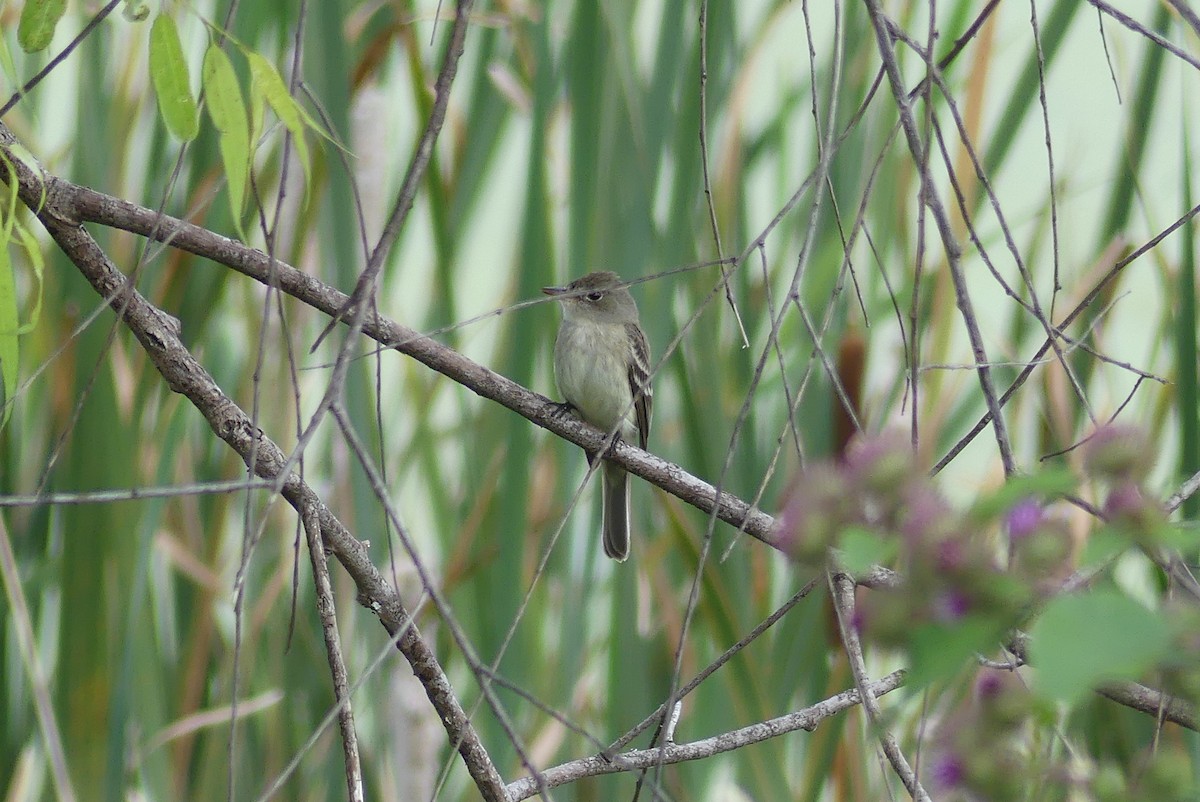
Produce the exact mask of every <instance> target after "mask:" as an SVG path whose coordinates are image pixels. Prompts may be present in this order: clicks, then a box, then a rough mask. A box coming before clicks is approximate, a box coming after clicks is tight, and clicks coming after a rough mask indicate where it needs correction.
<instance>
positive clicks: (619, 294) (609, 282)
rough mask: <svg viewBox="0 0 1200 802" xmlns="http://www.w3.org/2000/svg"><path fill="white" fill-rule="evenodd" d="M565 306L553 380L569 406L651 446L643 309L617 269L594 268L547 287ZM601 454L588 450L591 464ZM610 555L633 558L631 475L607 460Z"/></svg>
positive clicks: (606, 546)
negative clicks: (640, 311)
mask: <svg viewBox="0 0 1200 802" xmlns="http://www.w3.org/2000/svg"><path fill="white" fill-rule="evenodd" d="M542 292H544V293H545V294H546V295H551V296H554V297H555V298H557V299H558V302H559V303H560V304H561V305H562V315H563V319H562V325H561V326H560V327H559V329H558V338H557V339H556V340H555V342H554V379H555V382H556V383H557V384H558V390H559V392H560V393H562V395H563V398H565V399H566V402H567V406H569V407H571V408H573V409H574V410H575V411H576V412H578V413H579V416H580V417H581V418H583V419H584V420H585V421H587V422H588V423H590V424H592V425H593V426H595V427H596V428H598V429H602V430H603V431H605V432H612V431H614V430H615V431H616V432H617V433H618V434H619V435H620V436H621V437H624V438H625V439H627V440H630V441H632V440H633V439H634V436H635V435H636V436H637V443H638V445H639V446H641V447H642V448H645V447H646V440H647V439H648V438H649V436H650V403H651V392H650V348H649V346H648V345H647V344H646V335H645V333H643V332H642V327H641V326H640V325H639V323H638V308H637V303H636V302H634V300H633V296H632V295H630V293H629V290H628V288H626V287H624V286H622V283H621V277H620V276H618V275H617V274H616V273H611V272H608V271H601V272H596V273H588V274H587V275H586V276H581V277H580V278H577V279H575V280H574V281H572V282H571V283H570V284H568V285H566V286H565V287H544V288H543V289H542ZM596 457H597V455H596V454H594V453H588V461H589V462H593V463H594V462H595V460H596ZM602 471H603V473H602V474H601V475H602V477H603V485H604V527H603V532H604V553H605V554H607V555H608V556H609V557H612V558H613V559H614V560H618V561H623V560H624V559H625V558H626V557H628V556H629V488H628V482H627V478H628V476H627V474H626V473H625V470H624V469H623V468H621V467H620V466H619V465H615V464H612V463H609V462H606V463H604V465H603V467H602Z"/></svg>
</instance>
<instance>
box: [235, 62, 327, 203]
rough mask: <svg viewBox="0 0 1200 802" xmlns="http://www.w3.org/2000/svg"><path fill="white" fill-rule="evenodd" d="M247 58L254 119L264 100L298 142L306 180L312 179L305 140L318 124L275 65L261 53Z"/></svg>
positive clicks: (298, 152) (259, 111)
mask: <svg viewBox="0 0 1200 802" xmlns="http://www.w3.org/2000/svg"><path fill="white" fill-rule="evenodd" d="M246 60H247V61H248V62H249V63H250V93H251V104H252V106H253V108H254V116H255V122H256V123H257V122H258V117H259V115H260V114H261V109H262V100H263V99H265V100H266V101H267V103H268V104H269V105H270V106H271V110H272V111H274V112H275V115H276V116H277V117H278V118H279V120H280V122H282V123H283V124H284V126H285V127H286V128H287V129H288V131H290V132H291V134H292V140H293V142H295V145H296V156H297V157H298V158H299V159H300V164H301V166H302V167H303V168H304V177H305V180H306V181H307V179H308V178H309V158H308V145H307V144H306V143H305V141H304V133H305V131H306V129H308V128H314V129H315V128H316V127H317V126H316V124H315V123H314V122H313V121H312V120H311V119H310V118H309V117H308V115H307V114H305V112H304V109H303V108H301V107H300V105H299V104H298V103H296V99H295V98H293V97H292V95H291V93H290V92H288V88H287V84H285V83H284V82H283V78H282V77H280V75H279V71H278V70H276V69H275V65H274V64H272V63H271V62H269V61H267V60H266V59H265V58H263V57H262V56H261V55H259V54H258V53H247V54H246Z"/></svg>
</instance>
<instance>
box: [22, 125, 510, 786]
mask: <svg viewBox="0 0 1200 802" xmlns="http://www.w3.org/2000/svg"><path fill="white" fill-rule="evenodd" d="M15 144H16V140H15V137H14V136H13V134H12V132H11V131H9V130H8V128H7V127H6V126H4V125H2V124H0V149H2V150H3V151H5V156H6V157H7V161H6V162H4V163H3V164H2V165H0V178H3V179H4V180H5V181H8V182H12V181H15V182H16V183H17V185H18V193H19V195H20V198H21V201H22V202H23V203H24V204H25V205H26V206H28V207H29V208H30V209H31V210H32V211H34V212H35V213H36V214H37V216H38V219H39V220H41V222H42V224H43V225H44V226H45V227H46V230H47V232H49V234H50V236H51V237H53V238H54V241H55V243H56V244H57V245H58V247H59V248H61V249H62V251H63V253H65V254H66V255H67V257H68V258H69V259H70V260H71V261H72V262H73V263H74V264H75V266H76V268H77V269H78V270H79V271H80V273H82V274H83V276H84V278H86V279H87V280H88V282H89V283H91V285H92V287H93V288H94V289H95V290H96V292H97V293H98V294H99V295H100V297H102V298H104V299H106V300H107V301H108V303H109V305H110V306H111V307H112V308H113V309H114V310H115V311H116V312H117V314H118V315H119V316H120V318H121V320H122V321H123V322H124V323H125V324H126V325H127V326H128V327H129V329H130V331H132V332H133V334H134V336H135V337H137V339H138V342H140V343H141V345H142V348H143V349H144V350H145V352H146V355H147V356H148V357H149V358H150V361H151V362H152V363H153V364H154V367H155V368H156V369H157V370H158V372H159V373H160V374H161V375H162V377H163V379H164V380H165V381H166V383H167V385H168V386H169V387H170V388H171V389H172V390H174V391H175V392H177V393H180V394H181V395H184V396H186V397H187V399H188V400H189V401H191V402H192V404H193V405H194V406H195V407H196V408H197V409H198V410H199V411H200V412H201V414H203V415H204V417H205V419H206V420H207V421H208V424H209V426H211V427H212V430H213V432H215V433H216V435H217V436H218V437H220V438H221V439H222V440H224V441H225V442H226V443H228V444H229V445H230V447H232V448H233V449H234V451H236V452H237V453H238V454H239V455H240V456H241V458H242V459H243V460H245V461H246V463H247V465H248V466H250V467H251V468H252V469H253V471H254V473H256V474H257V475H258V476H261V477H263V478H265V479H273V480H275V481H276V483H277V487H279V489H280V492H281V494H282V495H283V497H284V498H285V499H286V500H287V502H288V503H289V504H290V505H291V506H292V507H293V508H294V509H295V510H296V511H297V513H299V514H301V515H304V514H305V513H306V511H308V510H315V511H316V515H317V517H318V518H319V520H320V526H321V533H322V534H323V535H324V537H325V542H326V545H327V547H328V548H329V549H330V550H331V551H332V552H333V554H334V556H336V557H337V559H338V561H339V562H341V563H342V565H343V566H344V567H345V568H346V571H347V572H348V573H349V574H350V576H351V577H352V578H353V579H354V583H355V585H356V586H357V588H358V598H359V602H360V603H362V604H363V605H364V606H365V607H367V608H368V609H370V610H371V611H372V612H374V613H375V614H376V615H377V616H378V617H379V620H380V622H381V623H382V624H383V626H384V628H385V629H387V631H388V633H389V634H391V635H392V636H393V637H394V638H395V639H396V646H397V648H399V649H400V651H401V653H402V654H403V655H404V657H405V658H406V659H407V660H408V662H409V664H410V665H411V666H412V670H413V673H414V674H415V675H416V676H417V678H418V679H419V680H420V682H421V684H422V686H423V687H424V688H425V693H426V695H427V696H428V697H429V701H430V702H431V703H432V704H433V706H434V709H436V710H437V711H438V714H439V718H440V719H441V721H442V725H443V726H444V727H445V729H446V733H447V735H448V736H449V738H450V741H451V743H454V744H458V752H459V754H460V755H461V756H462V759H463V762H464V764H465V765H466V767H467V770H468V771H469V772H470V774H471V778H472V779H473V780H474V781H475V784H476V786H477V787H478V788H479V790H480V793H481V794H482V795H483V798H484V799H486V800H489V801H491V800H495V801H496V802H501V801H502V800H506V799H507V796H506V794H505V790H504V783H503V780H502V779H501V777H500V774H499V772H498V771H497V770H496V767H495V766H494V765H493V764H492V762H491V758H490V756H489V755H488V753H487V750H486V749H485V748H484V747H483V744H482V742H480V740H479V736H478V734H477V733H476V732H475V730H474V728H473V727H472V726H471V724H470V721H468V719H467V717H466V715H465V713H464V712H463V709H462V707H461V706H460V705H459V702H458V699H457V697H456V696H455V694H454V689H453V688H452V687H451V685H450V680H449V678H448V677H447V676H446V674H445V672H444V671H443V670H442V667H441V665H440V664H439V663H438V661H437V658H436V657H435V656H434V654H433V651H432V650H431V649H430V647H429V645H428V644H427V643H426V642H425V641H424V639H423V638H422V637H421V634H420V632H419V631H418V630H417V628H416V625H415V624H414V623H413V621H412V619H411V617H410V616H409V614H408V611H407V610H406V609H405V607H404V603H403V601H402V600H401V599H400V597H399V595H398V594H397V593H396V592H395V591H394V590H393V589H392V588H391V587H390V586H389V585H388V584H387V582H386V581H385V580H384V578H383V576H382V575H380V573H379V571H378V569H377V568H376V567H375V564H374V563H372V562H371V559H370V556H369V554H368V553H367V549H366V547H365V546H364V545H363V544H362V543H361V542H360V541H358V540H357V539H356V538H355V537H354V536H353V535H352V534H351V533H350V531H349V530H348V529H347V528H346V527H345V525H343V524H342V522H341V521H339V520H338V519H337V517H336V516H334V514H333V513H332V512H331V511H330V510H329V508H328V507H326V506H325V504H324V503H323V502H322V501H321V499H320V497H319V496H318V495H317V494H316V492H315V491H314V490H313V489H312V488H311V487H309V486H308V484H307V483H305V482H304V481H303V480H302V479H301V478H300V477H299V476H298V475H297V474H295V473H293V472H290V471H289V472H287V473H286V474H283V468H284V466H285V465H287V463H288V460H287V455H286V454H284V452H283V450H282V449H280V448H279V446H277V445H276V444H275V443H274V442H273V441H272V440H271V439H270V438H268V437H267V436H266V435H265V434H264V433H263V432H262V431H261V430H259V429H258V428H257V427H255V426H254V425H253V424H252V423H251V421H250V418H249V416H247V415H246V413H245V412H244V411H243V410H242V409H241V408H240V407H238V405H237V404H235V403H234V401H233V399H231V398H230V397H229V396H228V395H226V394H225V392H224V391H223V390H221V388H220V387H219V386H218V385H217V383H216V381H215V380H214V379H213V377H212V376H211V375H210V374H209V373H208V371H206V370H205V369H204V367H203V366H202V365H201V364H200V363H199V362H198V361H197V360H196V358H195V357H194V356H193V355H192V354H191V352H190V351H188V350H187V348H186V347H185V346H184V345H183V342H182V341H181V340H180V339H179V324H178V322H177V321H175V319H174V318H172V317H171V316H170V315H168V314H166V313H165V312H163V311H162V310H160V309H158V308H157V307H156V306H154V305H153V304H151V303H150V302H149V301H148V300H146V298H145V297H144V296H142V295H141V293H139V292H137V291H136V290H135V289H134V288H133V287H131V286H130V285H129V283H128V281H127V279H126V277H125V276H124V275H123V274H122V273H121V272H120V271H119V270H117V268H116V266H115V265H114V264H113V263H112V261H111V260H110V259H109V258H108V256H107V255H106V254H105V253H104V251H103V250H102V249H101V248H100V246H99V245H98V244H97V243H96V241H95V240H94V239H93V238H92V236H91V235H90V234H88V232H87V231H85V230H84V229H83V226H82V225H81V224H80V221H79V219H78V218H77V217H76V216H75V215H74V214H73V213H72V210H71V209H70V207H69V206H67V207H65V208H64V207H63V206H60V205H59V204H58V203H57V202H56V198H55V197H54V195H53V193H52V192H49V190H50V189H51V186H50V185H47V184H44V183H43V177H42V176H41V175H39V174H37V173H35V172H34V171H33V170H32V169H31V168H30V167H29V165H28V164H26V163H25V162H24V161H21V160H18V159H16V158H15V157H14V155H13V146H14V145H15ZM43 189H45V190H47V192H46V193H44V192H43ZM150 214H151V215H153V213H152V212H151V213H150ZM260 256H261V257H262V260H263V267H264V271H265V270H266V264H267V261H268V258H267V257H266V256H265V255H263V254H260ZM263 275H264V278H265V276H266V272H264V274H263Z"/></svg>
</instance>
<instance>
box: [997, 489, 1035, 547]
mask: <svg viewBox="0 0 1200 802" xmlns="http://www.w3.org/2000/svg"><path fill="white" fill-rule="evenodd" d="M1005 523H1006V524H1008V536H1009V538H1010V539H1011V540H1023V539H1024V538H1026V537H1028V536H1029V535H1031V534H1033V533H1034V532H1036V531H1037V529H1038V527H1039V526H1041V523H1042V505H1041V504H1038V503H1037V502H1036V501H1034V500H1033V499H1031V498H1027V499H1022V500H1021V501H1018V502H1017V503H1016V504H1015V505H1014V506H1013V508H1012V509H1011V510H1009V511H1008V516H1007V517H1006V518H1005Z"/></svg>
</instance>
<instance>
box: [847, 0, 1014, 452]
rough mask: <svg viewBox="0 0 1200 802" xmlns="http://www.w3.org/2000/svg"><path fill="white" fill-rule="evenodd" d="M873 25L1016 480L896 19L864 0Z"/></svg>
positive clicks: (1001, 444)
mask: <svg viewBox="0 0 1200 802" xmlns="http://www.w3.org/2000/svg"><path fill="white" fill-rule="evenodd" d="M864 2H865V3H866V5H867V11H868V13H869V14H870V16H871V23H872V24H873V25H874V27H875V40H876V43H877V44H878V46H879V55H880V57H881V58H882V59H883V67H884V72H885V73H887V77H888V83H889V84H891V87H892V96H893V97H894V98H895V99H896V108H897V110H898V111H899V113H900V124H901V128H902V129H903V130H904V137H905V139H906V140H907V141H908V149H909V151H910V152H911V153H912V157H913V164H914V165H916V167H917V168H918V170H920V175H921V179H920V180H921V188H920V192H921V204H922V205H924V206H926V207H928V209H929V213H930V214H931V215H932V216H933V220H934V223H935V224H936V225H937V230H938V236H939V237H940V238H941V240H942V249H943V250H944V251H945V253H946V264H947V266H948V267H949V268H950V278H951V280H952V281H953V283H954V296H955V301H956V302H957V304H958V310H959V312H960V314H961V315H962V319H963V323H964V324H965V325H966V328H967V337H968V338H969V339H970V341H971V352H972V354H973V355H974V357H975V370H976V373H977V374H978V375H979V387H980V390H981V391H982V393H983V398H984V401H985V402H986V403H987V408H988V413H989V414H990V415H991V416H992V427H993V428H994V429H995V432H996V445H997V447H998V448H999V450H1000V460H1001V462H1003V463H1004V475H1005V476H1012V474H1013V473H1014V472H1015V471H1016V469H1017V466H1016V462H1015V460H1014V458H1013V453H1012V443H1011V441H1010V440H1009V437H1008V427H1007V426H1006V425H1005V422H1004V417H1003V416H1002V415H1001V414H1000V403H999V400H998V394H997V393H996V386H995V382H994V381H993V379H992V371H991V368H990V367H988V364H989V360H988V356H987V349H985V348H984V345H983V334H982V333H981V332H980V330H979V321H978V320H977V319H976V317H975V310H974V306H973V304H972V302H971V296H970V293H969V292H968V291H967V280H966V276H964V275H963V270H962V260H961V257H962V249H961V248H960V247H959V244H958V240H957V239H956V238H955V236H954V229H953V227H952V226H951V225H950V217H949V215H948V214H947V213H946V207H945V206H944V205H943V204H942V201H941V198H939V197H938V194H937V190H936V188H935V187H934V182H933V176H932V175H931V174H930V172H929V165H928V160H927V159H926V158H925V150H926V147H927V146H926V145H925V144H922V142H921V134H920V132H919V131H918V130H917V121H916V118H915V117H914V116H913V113H912V103H911V101H909V99H908V91H907V90H906V89H905V88H904V79H903V78H902V77H901V76H900V65H898V64H897V63H896V50H895V46H894V40H893V35H892V23H891V20H890V19H889V18H888V17H887V16H886V15H885V14H884V13H883V9H882V8H880V6H879V0H864Z"/></svg>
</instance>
